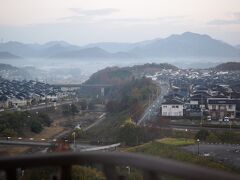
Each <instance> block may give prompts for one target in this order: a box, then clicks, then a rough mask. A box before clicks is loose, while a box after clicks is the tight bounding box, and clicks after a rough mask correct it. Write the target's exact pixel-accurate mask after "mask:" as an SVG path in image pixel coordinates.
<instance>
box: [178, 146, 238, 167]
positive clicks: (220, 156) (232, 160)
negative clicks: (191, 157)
mask: <svg viewBox="0 0 240 180" xmlns="http://www.w3.org/2000/svg"><path fill="white" fill-rule="evenodd" d="M182 148H183V149H185V150H187V151H188V152H192V153H194V154H197V153H198V145H197V144H196V145H190V146H185V147H182ZM199 153H200V155H202V156H205V157H210V158H214V159H215V160H217V161H220V162H224V163H228V164H231V165H233V166H235V167H237V168H240V145H230V144H202V143H200V144H199Z"/></svg>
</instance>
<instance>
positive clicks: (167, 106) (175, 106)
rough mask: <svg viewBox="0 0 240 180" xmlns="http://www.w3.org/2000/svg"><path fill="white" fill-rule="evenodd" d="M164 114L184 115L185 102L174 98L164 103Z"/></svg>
mask: <svg viewBox="0 0 240 180" xmlns="http://www.w3.org/2000/svg"><path fill="white" fill-rule="evenodd" d="M162 116H183V103H182V102H180V101H177V100H174V99H173V100H169V101H166V102H164V103H162Z"/></svg>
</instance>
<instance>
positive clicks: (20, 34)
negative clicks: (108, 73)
mask: <svg viewBox="0 0 240 180" xmlns="http://www.w3.org/2000/svg"><path fill="white" fill-rule="evenodd" d="M185 31H192V32H196V33H202V34H209V35H211V36H212V37H214V38H217V39H220V40H223V41H226V42H228V43H231V44H240V0H0V39H2V40H3V41H9V40H16V41H21V42H30V43H35V42H38V43H43V42H46V41H50V40H64V41H68V42H70V43H74V44H79V45H83V44H87V43H93V42H99V41H118V42H135V41H141V40H146V39H153V38H157V37H160V38H164V37H167V36H168V35H171V34H179V33H183V32H185Z"/></svg>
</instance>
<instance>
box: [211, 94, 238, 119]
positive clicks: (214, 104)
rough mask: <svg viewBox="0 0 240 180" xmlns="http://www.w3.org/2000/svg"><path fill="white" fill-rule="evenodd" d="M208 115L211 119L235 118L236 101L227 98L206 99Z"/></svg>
mask: <svg viewBox="0 0 240 180" xmlns="http://www.w3.org/2000/svg"><path fill="white" fill-rule="evenodd" d="M208 109H209V115H210V116H211V118H212V119H223V118H224V117H229V118H230V119H234V118H235V117H236V101H235V100H232V99H227V98H209V99H208Z"/></svg>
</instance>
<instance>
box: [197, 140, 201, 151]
mask: <svg viewBox="0 0 240 180" xmlns="http://www.w3.org/2000/svg"><path fill="white" fill-rule="evenodd" d="M197 143H198V155H199V143H200V140H199V139H197Z"/></svg>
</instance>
